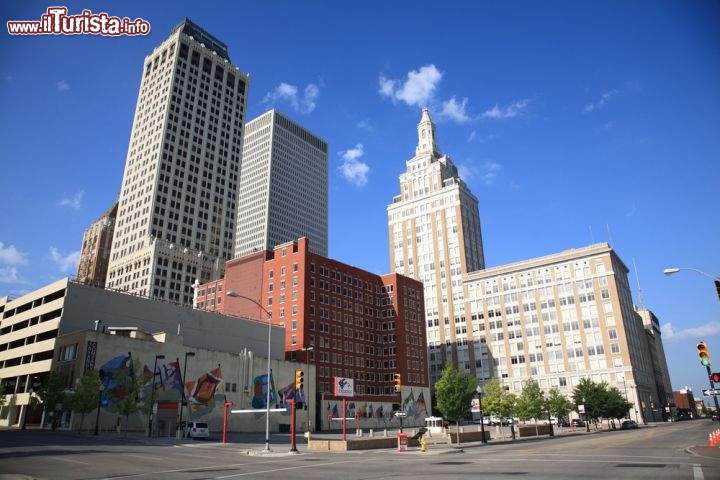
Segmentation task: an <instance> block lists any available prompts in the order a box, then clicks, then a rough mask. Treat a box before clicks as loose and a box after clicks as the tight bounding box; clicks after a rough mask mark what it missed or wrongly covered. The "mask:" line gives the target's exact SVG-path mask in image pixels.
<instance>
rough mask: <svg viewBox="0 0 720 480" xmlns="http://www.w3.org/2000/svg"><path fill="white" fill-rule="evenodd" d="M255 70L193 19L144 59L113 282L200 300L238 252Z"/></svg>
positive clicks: (115, 245) (112, 264)
mask: <svg viewBox="0 0 720 480" xmlns="http://www.w3.org/2000/svg"><path fill="white" fill-rule="evenodd" d="M247 87H248V76H247V75H246V74H245V73H243V72H241V71H240V70H239V69H238V67H236V66H234V65H233V64H232V63H231V62H230V57H229V56H228V49H227V46H226V45H225V44H224V43H222V42H221V41H219V40H218V39H216V38H215V37H213V36H212V35H211V34H209V33H208V32H206V31H204V30H203V29H202V28H200V27H199V26H198V25H196V24H194V23H193V22H191V21H190V20H188V19H185V20H184V21H182V22H181V23H180V24H179V25H177V26H176V27H175V28H174V29H173V31H172V33H171V34H170V37H169V38H168V39H167V40H165V41H164V42H163V43H162V44H161V45H159V46H158V47H157V48H156V49H155V50H154V51H153V52H152V53H151V54H150V55H148V56H147V57H146V59H145V64H144V68H143V73H142V82H141V85H140V93H139V95H138V101H137V106H136V110H135V118H134V120H133V126H132V132H131V134H130V144H129V147H128V153H127V160H126V163H125V173H124V175H123V180H122V186H121V191H120V199H119V206H118V213H117V223H116V227H115V235H114V238H113V242H112V249H111V254H110V265H109V271H108V278H107V286H108V287H111V288H113V289H117V290H122V291H126V292H128V293H133V294H137V295H143V296H148V297H152V298H156V299H160V300H165V301H171V302H175V303H181V304H185V305H190V304H192V297H193V288H192V285H193V283H194V282H195V281H196V280H198V281H200V282H201V283H203V282H207V281H210V280H214V279H217V278H220V277H222V274H223V268H224V265H225V261H226V260H229V259H231V258H232V254H233V247H234V236H235V221H236V214H237V203H236V202H237V196H238V184H239V175H240V163H241V156H242V139H243V125H244V118H245V106H246V98H247Z"/></svg>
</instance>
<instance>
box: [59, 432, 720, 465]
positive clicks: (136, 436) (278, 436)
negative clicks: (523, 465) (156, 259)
mask: <svg viewBox="0 0 720 480" xmlns="http://www.w3.org/2000/svg"><path fill="white" fill-rule="evenodd" d="M652 427H653V425H647V426H644V427H640V428H641V429H643V428H652ZM412 430H413V429H405V431H406V433H410V432H411V431H412ZM397 432H398V430H396V429H392V430H388V431H387V436H388V437H391V438H394V437H395V436H396V434H397ZM608 432H612V430H607V429H598V430H595V429H594V428H591V429H590V432H586V431H585V429H582V428H578V429H575V430H574V431H573V430H565V431H562V432H559V431H556V432H555V437H549V436H548V435H542V436H539V437H535V436H532V437H524V438H516V439H515V440H513V439H512V438H510V436H509V434H508V435H507V436H506V438H503V437H502V436H501V437H496V436H493V437H492V438H491V439H490V440H489V441H488V442H487V444H483V443H482V442H480V441H473V442H461V443H460V446H457V445H456V444H449V443H447V441H446V437H444V436H442V437H441V436H436V437H426V441H427V446H426V452H420V449H419V448H418V447H416V446H413V447H409V448H408V450H407V451H403V452H398V453H406V454H423V455H427V454H430V455H438V454H449V453H462V452H463V451H464V450H465V449H469V448H472V449H475V448H482V447H483V446H486V445H512V444H514V443H525V442H541V441H551V440H553V439H554V438H557V437H567V436H583V435H593V434H597V433H608ZM48 433H49V431H48ZM52 434H53V435H57V434H60V435H72V436H75V437H79V438H83V437H84V438H87V439H88V440H90V441H94V442H97V441H99V442H103V441H112V442H121V443H122V442H128V443H137V444H144V445H157V446H161V445H191V446H197V447H199V448H203V447H212V448H218V447H221V448H232V449H237V450H239V451H240V452H241V453H245V454H247V455H292V454H297V453H307V452H308V450H307V439H306V438H305V436H304V435H303V434H302V433H300V434H296V436H295V443H296V448H297V450H298V451H297V452H290V434H289V433H273V432H271V433H270V451H269V452H268V451H266V450H265V447H266V439H265V433H264V432H249V433H244V432H228V434H227V442H226V443H225V444H223V443H222V432H219V433H217V434H213V435H211V437H210V438H209V439H207V440H193V439H190V438H176V437H174V436H172V437H168V436H163V437H148V436H147V435H146V434H145V432H139V431H138V432H120V433H117V432H100V434H99V435H98V436H94V435H93V434H92V433H90V432H86V431H83V432H82V433H78V432H68V431H61V430H58V431H56V432H54V433H52ZM491 434H493V435H494V434H495V432H494V431H491ZM375 436H376V437H377V436H384V432H383V433H381V434H380V435H378V434H376V435H375ZM312 438H313V439H323V440H341V439H342V433H341V432H336V431H333V432H321V433H314V434H312ZM359 438H369V437H368V436H367V434H366V435H365V437H356V436H355V431H354V430H353V431H352V433H349V432H348V433H347V434H346V439H348V440H351V439H359ZM390 450H394V449H390ZM358 451H366V452H369V451H373V450H356V451H355V452H358ZM376 451H388V449H380V450H376ZM685 451H686V452H688V453H689V454H691V455H696V456H700V457H705V458H713V459H720V447H711V446H707V445H690V446H688V447H686V448H685Z"/></svg>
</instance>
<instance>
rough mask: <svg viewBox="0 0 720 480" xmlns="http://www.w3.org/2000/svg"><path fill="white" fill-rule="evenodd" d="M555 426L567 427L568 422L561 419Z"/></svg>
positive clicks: (565, 419)
mask: <svg viewBox="0 0 720 480" xmlns="http://www.w3.org/2000/svg"><path fill="white" fill-rule="evenodd" d="M557 424H558V427H569V426H570V421H569V420H568V419H567V418H561V419H560V420H558V423H557Z"/></svg>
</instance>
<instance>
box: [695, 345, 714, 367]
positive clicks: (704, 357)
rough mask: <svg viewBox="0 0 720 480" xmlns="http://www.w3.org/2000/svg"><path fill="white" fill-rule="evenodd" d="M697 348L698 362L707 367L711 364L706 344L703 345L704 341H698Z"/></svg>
mask: <svg viewBox="0 0 720 480" xmlns="http://www.w3.org/2000/svg"><path fill="white" fill-rule="evenodd" d="M697 350H698V355H699V356H700V363H701V364H702V366H703V367H709V366H710V365H711V362H710V354H709V353H708V349H707V345H705V342H700V343H698V344H697Z"/></svg>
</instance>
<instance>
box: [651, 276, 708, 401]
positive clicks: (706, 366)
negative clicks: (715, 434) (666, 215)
mask: <svg viewBox="0 0 720 480" xmlns="http://www.w3.org/2000/svg"><path fill="white" fill-rule="evenodd" d="M680 270H690V271H691V272H695V273H699V274H700V275H702V276H704V277H707V278H710V279H712V280H713V282H714V283H715V290H716V292H717V296H718V300H720V277H718V276H715V275H710V274H709V273H705V272H703V271H702V270H698V269H697V268H687V267H685V268H678V267H673V268H666V269H665V270H663V273H664V274H665V275H672V274H673V273H677V272H679V271H680ZM705 368H706V369H707V374H708V377H709V376H710V374H711V371H710V365H705ZM710 387H711V388H712V387H714V385H713V382H712V380H710ZM713 400H714V401H715V411H716V412H717V411H720V405H718V398H717V397H716V396H713Z"/></svg>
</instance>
